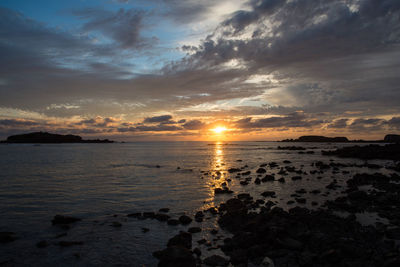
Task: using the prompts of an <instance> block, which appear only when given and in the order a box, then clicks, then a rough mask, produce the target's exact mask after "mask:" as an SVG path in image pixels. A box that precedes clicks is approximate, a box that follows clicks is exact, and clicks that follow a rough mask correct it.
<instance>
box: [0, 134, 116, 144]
mask: <svg viewBox="0 0 400 267" xmlns="http://www.w3.org/2000/svg"><path fill="white" fill-rule="evenodd" d="M0 143H8V144H14V143H19V144H21V143H22V144H26V143H28V144H60V143H114V141H111V140H108V139H104V140H100V139H92V140H85V139H83V138H82V137H80V136H78V135H72V134H67V135H62V134H52V133H47V132H34V133H27V134H18V135H11V136H9V137H7V140H4V141H0Z"/></svg>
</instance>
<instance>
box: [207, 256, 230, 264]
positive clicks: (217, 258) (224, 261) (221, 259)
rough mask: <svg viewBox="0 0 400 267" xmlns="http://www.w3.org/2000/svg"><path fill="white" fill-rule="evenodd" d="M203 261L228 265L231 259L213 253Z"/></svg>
mask: <svg viewBox="0 0 400 267" xmlns="http://www.w3.org/2000/svg"><path fill="white" fill-rule="evenodd" d="M203 263H204V264H206V265H208V266H228V264H229V260H227V259H226V258H224V257H222V256H219V255H212V256H210V257H207V258H205V259H204V260H203Z"/></svg>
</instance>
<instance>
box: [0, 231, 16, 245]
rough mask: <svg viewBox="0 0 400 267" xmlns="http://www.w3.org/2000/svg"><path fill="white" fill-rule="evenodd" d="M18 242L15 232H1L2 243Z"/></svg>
mask: <svg viewBox="0 0 400 267" xmlns="http://www.w3.org/2000/svg"><path fill="white" fill-rule="evenodd" d="M15 240H17V236H16V234H15V233H14V232H0V243H10V242H13V241H15Z"/></svg>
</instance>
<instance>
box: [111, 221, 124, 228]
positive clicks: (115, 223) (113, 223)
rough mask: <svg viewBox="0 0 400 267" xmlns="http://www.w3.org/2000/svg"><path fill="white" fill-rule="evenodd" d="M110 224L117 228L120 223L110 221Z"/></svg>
mask: <svg viewBox="0 0 400 267" xmlns="http://www.w3.org/2000/svg"><path fill="white" fill-rule="evenodd" d="M111 226H113V227H117V228H119V227H121V226H122V224H121V223H120V222H112V224H111Z"/></svg>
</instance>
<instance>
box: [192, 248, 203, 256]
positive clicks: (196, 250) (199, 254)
mask: <svg viewBox="0 0 400 267" xmlns="http://www.w3.org/2000/svg"><path fill="white" fill-rule="evenodd" d="M193 253H194V254H196V256H197V257H200V256H201V250H200V249H199V248H194V249H193Z"/></svg>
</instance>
